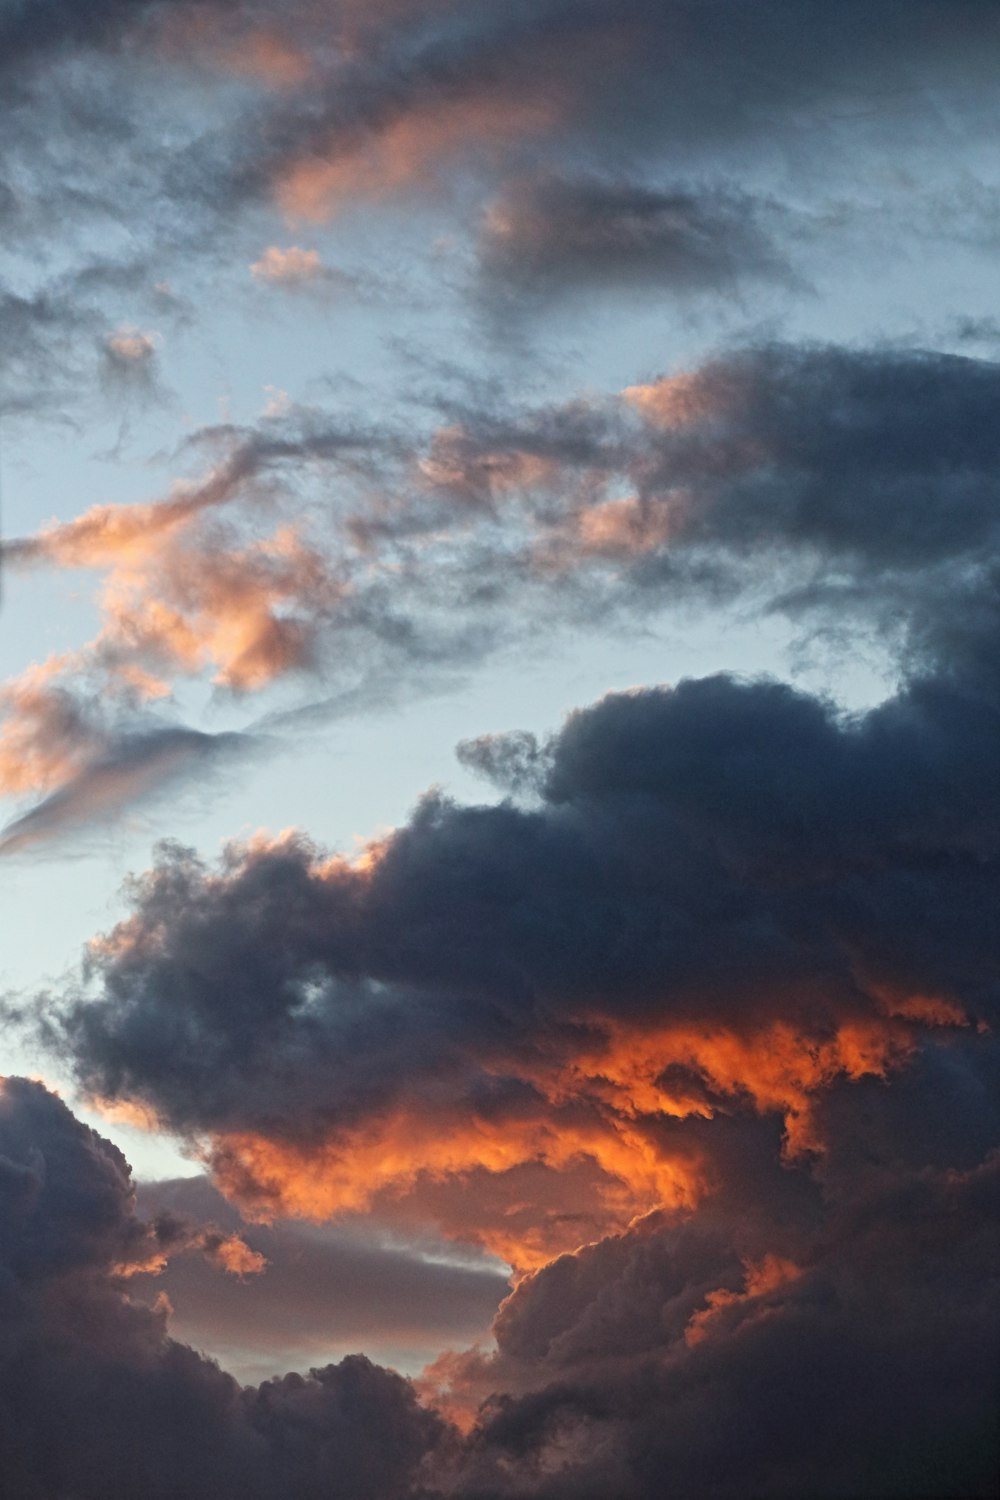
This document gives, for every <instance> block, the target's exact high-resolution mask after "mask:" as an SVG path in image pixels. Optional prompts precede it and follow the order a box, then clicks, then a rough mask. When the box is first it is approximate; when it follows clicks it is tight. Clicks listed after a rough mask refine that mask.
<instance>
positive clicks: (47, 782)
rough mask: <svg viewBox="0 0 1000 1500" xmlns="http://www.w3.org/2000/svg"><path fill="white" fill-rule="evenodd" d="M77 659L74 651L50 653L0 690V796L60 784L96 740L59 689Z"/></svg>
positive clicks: (45, 789) (72, 772)
mask: <svg viewBox="0 0 1000 1500" xmlns="http://www.w3.org/2000/svg"><path fill="white" fill-rule="evenodd" d="M76 661H77V658H76V655H75V654H71V655H66V656H60V657H50V658H49V659H48V661H46V662H42V663H38V664H36V665H34V666H31V667H29V668H27V670H26V671H24V672H22V673H21V674H20V676H18V677H16V678H13V679H12V680H11V681H9V682H7V683H5V684H4V685H3V687H2V688H0V714H2V719H0V796H7V797H10V796H20V795H23V794H25V793H29V792H39V791H47V790H48V789H49V788H50V787H53V786H58V785H59V784H60V783H61V782H63V781H65V780H66V779H67V778H68V777H70V776H72V775H73V774H74V773H75V772H76V771H77V770H78V769H79V767H80V765H81V763H82V761H83V760H84V758H85V757H86V755H87V753H88V752H89V751H91V750H92V749H93V748H95V745H96V744H97V743H98V738H97V737H96V736H95V734H94V733H93V731H92V730H91V728H90V726H88V725H87V724H86V723H85V722H84V721H83V719H82V718H81V716H80V714H79V711H78V710H77V709H76V707H75V706H74V704H73V702H72V700H71V699H70V698H69V697H68V695H67V694H66V693H65V692H64V691H62V690H61V688H60V687H59V678H60V676H61V675H62V674H63V673H65V672H66V671H67V670H71V669H72V668H73V667H74V666H75V665H76Z"/></svg>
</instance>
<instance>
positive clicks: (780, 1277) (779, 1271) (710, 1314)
mask: <svg viewBox="0 0 1000 1500" xmlns="http://www.w3.org/2000/svg"><path fill="white" fill-rule="evenodd" d="M744 1267H745V1270H746V1281H745V1284H744V1289H743V1291H742V1292H731V1291H729V1290H728V1288H726V1287H719V1288H718V1289H717V1290H716V1291H714V1292H709V1294H708V1296H707V1297H706V1298H705V1303H706V1305H705V1307H703V1308H700V1309H699V1311H698V1312H696V1313H695V1314H694V1315H693V1317H692V1318H691V1321H690V1322H689V1323H688V1325H687V1328H686V1329H685V1330H684V1342H685V1343H686V1344H687V1346H688V1348H693V1347H694V1345H695V1344H700V1343H701V1341H702V1340H703V1339H704V1338H707V1337H708V1336H709V1335H710V1334H711V1333H712V1332H713V1331H714V1329H715V1326H716V1325H717V1324H718V1323H719V1321H720V1319H721V1315H722V1313H723V1312H724V1311H725V1309H726V1308H731V1307H736V1306H742V1305H745V1304H747V1303H752V1302H755V1301H757V1300H758V1299H759V1298H761V1297H766V1296H767V1294H768V1293H769V1292H774V1291H777V1290H778V1289H779V1288H780V1287H783V1286H787V1285H788V1283H789V1282H792V1281H797V1280H798V1278H799V1277H800V1276H801V1275H802V1270H801V1267H799V1266H797V1265H796V1264H795V1262H794V1261H791V1260H787V1259H786V1258H785V1257H784V1256H781V1255H772V1254H771V1253H770V1252H769V1253H768V1254H767V1255H765V1256H764V1257H763V1259H761V1260H760V1261H757V1262H754V1261H745V1262H744Z"/></svg>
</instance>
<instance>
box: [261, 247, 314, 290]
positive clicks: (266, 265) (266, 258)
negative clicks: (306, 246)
mask: <svg viewBox="0 0 1000 1500" xmlns="http://www.w3.org/2000/svg"><path fill="white" fill-rule="evenodd" d="M324 273H325V267H324V265H323V262H322V260H321V259H320V254H319V251H318V250H303V249H302V248H301V247H300V246H299V245H289V247H288V248H287V250H282V249H280V248H279V246H277V245H269V246H268V248H267V249H266V250H265V251H264V253H263V254H262V255H261V257H260V259H259V260H255V261H254V263H253V265H252V266H251V267H250V274H251V275H252V276H253V278H254V280H255V281H263V282H270V283H272V284H273V285H277V286H302V285H303V284H304V283H305V282H308V281H317V280H319V279H320V278H321V277H322V276H323V275H324Z"/></svg>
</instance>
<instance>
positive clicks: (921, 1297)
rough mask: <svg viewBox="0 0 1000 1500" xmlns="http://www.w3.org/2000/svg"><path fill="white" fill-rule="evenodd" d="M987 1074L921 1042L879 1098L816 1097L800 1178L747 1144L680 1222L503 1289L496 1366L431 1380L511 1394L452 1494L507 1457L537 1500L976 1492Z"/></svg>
mask: <svg viewBox="0 0 1000 1500" xmlns="http://www.w3.org/2000/svg"><path fill="white" fill-rule="evenodd" d="M956 1053H957V1055H956ZM997 1061H998V1058H997V1050H996V1047H995V1045H994V1044H992V1043H990V1044H988V1045H987V1046H986V1047H985V1049H984V1048H982V1047H981V1046H978V1045H977V1046H975V1047H973V1048H968V1047H964V1048H960V1049H956V1051H949V1050H948V1049H945V1050H944V1051H941V1050H940V1049H936V1048H931V1049H928V1051H927V1052H926V1053H925V1054H922V1056H921V1057H920V1059H919V1061H918V1062H917V1064H916V1065H915V1066H914V1067H913V1068H912V1069H911V1070H910V1071H909V1073H907V1074H904V1075H901V1077H900V1078H899V1080H898V1085H899V1087H898V1088H897V1086H896V1082H894V1083H893V1084H892V1085H891V1086H890V1087H889V1088H888V1089H887V1088H885V1086H884V1085H882V1084H874V1083H865V1082H862V1083H860V1084H850V1085H844V1086H842V1087H838V1088H835V1089H834V1090H833V1091H832V1092H831V1095H830V1097H829V1098H828V1100H827V1103H826V1105H825V1106H824V1108H827V1109H830V1110H832V1111H833V1112H834V1113H836V1114H837V1116H838V1124H837V1129H836V1130H835V1131H834V1133H833V1134H832V1135H831V1137H830V1144H829V1154H828V1155H827V1156H826V1157H824V1158H823V1160H822V1162H821V1163H820V1165H819V1166H818V1167H817V1168H816V1170H815V1175H814V1177H813V1178H812V1179H811V1180H810V1179H806V1178H804V1177H803V1178H800V1179H799V1181H798V1182H797V1183H795V1182H794V1178H795V1176H796V1175H797V1174H791V1176H792V1179H793V1180H792V1181H789V1177H790V1174H789V1173H788V1171H787V1169H784V1170H783V1169H780V1168H777V1166H776V1163H775V1161H774V1158H773V1157H771V1158H770V1160H768V1159H767V1157H766V1156H763V1155H757V1154H756V1152H755V1150H753V1149H748V1147H747V1143H746V1142H745V1141H744V1142H743V1143H742V1145H741V1146H740V1148H739V1152H738V1154H735V1155H733V1157H732V1158H731V1160H730V1163H729V1167H728V1171H729V1172H730V1173H731V1174H732V1175H731V1176H730V1177H729V1178H727V1183H726V1190H725V1191H723V1192H721V1193H720V1194H719V1195H718V1197H717V1198H716V1199H715V1200H713V1201H711V1202H708V1203H706V1204H705V1205H703V1207H702V1208H701V1209H700V1210H699V1212H698V1214H697V1215H695V1216H694V1218H693V1219H692V1220H690V1221H689V1222H687V1223H685V1224H683V1225H680V1226H677V1225H673V1226H671V1225H669V1224H667V1225H665V1224H663V1223H661V1222H659V1221H658V1219H657V1218H656V1217H655V1216H654V1217H652V1218H650V1219H648V1220H646V1221H645V1222H644V1223H643V1224H641V1225H639V1226H636V1227H635V1228H633V1229H632V1230H631V1231H630V1232H629V1233H627V1234H625V1235H623V1236H620V1237H615V1238H613V1239H608V1240H605V1241H604V1242H603V1243H601V1244H598V1245H592V1246H587V1247H586V1248H584V1249H582V1250H580V1251H579V1252H578V1253H577V1254H576V1255H575V1256H572V1257H570V1256H566V1257H563V1258H561V1259H560V1260H557V1261H555V1262H553V1263H552V1264H551V1265H550V1266H548V1267H546V1268H544V1269H543V1270H541V1271H540V1272H539V1273H538V1274H537V1275H536V1276H534V1277H532V1278H531V1279H529V1280H526V1281H524V1282H523V1283H521V1285H520V1286H519V1287H518V1288H517V1289H516V1290H515V1292H514V1294H513V1295H512V1297H511V1298H510V1299H509V1300H508V1302H507V1303H506V1304H505V1305H504V1307H503V1308H502V1310H501V1312H500V1314H499V1316H498V1318H497V1321H496V1324H495V1333H496V1338H497V1345H498V1347H497V1352H496V1354H494V1355H491V1356H488V1357H485V1358H484V1357H483V1356H481V1355H478V1354H472V1355H466V1356H458V1357H457V1358H456V1359H455V1360H454V1361H451V1362H445V1361H442V1366H441V1369H440V1371H439V1373H440V1375H441V1377H442V1379H443V1380H445V1381H446V1380H448V1379H449V1378H450V1380H451V1383H452V1387H453V1396H454V1395H456V1394H464V1395H465V1396H466V1398H469V1397H471V1398H472V1399H475V1396H476V1394H477V1393H479V1394H482V1393H485V1392H487V1391H491V1390H492V1391H496V1392H504V1393H506V1394H497V1395H495V1396H493V1397H492V1398H490V1399H489V1400H488V1401H487V1402H486V1405H485V1406H484V1407H483V1409H482V1413H481V1417H480V1427H479V1429H478V1430H477V1431H476V1432H475V1433H474V1434H473V1435H472V1437H471V1439H470V1441H469V1443H468V1445H467V1447H466V1449H465V1451H464V1453H463V1460H462V1461H463V1480H462V1484H461V1486H460V1493H462V1494H463V1495H470V1496H476V1497H485V1496H488V1495H498V1496H501V1495H504V1494H505V1493H507V1484H508V1480H507V1478H506V1477H505V1476H506V1474H507V1473H508V1472H509V1470H510V1468H511V1467H513V1469H514V1472H516V1473H517V1474H518V1476H519V1478H520V1479H521V1483H522V1487H521V1488H519V1489H517V1490H516V1493H518V1494H520V1495H529V1496H531V1497H533V1500H536V1497H537V1500H542V1497H544V1500H557V1497H558V1500H563V1497H567V1500H568V1497H570V1496H572V1497H577V1496H594V1497H597V1496H599V1495H604V1494H611V1493H613V1494H615V1495H621V1496H622V1497H623V1500H646V1497H653V1496H655V1495H657V1494H660V1493H662V1486H663V1484H664V1482H665V1480H666V1478H667V1476H669V1482H670V1484H671V1485H673V1486H674V1490H675V1492H676V1493H677V1494H678V1495H681V1496H685V1497H686V1496H692V1497H693V1496H695V1495H699V1496H700V1495H705V1496H711V1497H713V1500H722V1497H727V1500H728V1497H738V1496H744V1495H747V1494H761V1495H764V1494H766V1495H769V1496H770V1495H774V1496H789V1497H791V1496H796V1495H804V1494H808V1495H810V1496H812V1495H815V1496H824V1497H834V1496H836V1497H841V1500H842V1497H851V1500H854V1497H857V1496H860V1495H873V1496H874V1495H878V1496H882V1497H890V1496H891V1497H899V1500H903V1497H904V1496H926V1497H935V1500H943V1497H945V1496H950V1495H958V1494H962V1495H969V1496H983V1497H985V1496H987V1495H989V1494H990V1493H991V1489H992V1487H993V1486H994V1484H995V1481H996V1476H997V1472H998V1464H1000V1429H998V1423H997V1419H996V1405H997V1397H998V1376H997V1365H996V1339H997V1334H998V1330H1000V1303H998V1299H997V1289H996V1282H995V1278H994V1277H993V1275H992V1273H991V1270H990V1262H991V1250H990V1244H991V1241H992V1239H993V1238H994V1237H995V1234H996V1229H997V1220H998V1215H1000V1156H998V1153H997V1149H996V1143H997V1138H998V1129H1000V1120H998V1116H997V1108H996V1100H997V1094H996V1084H997ZM984 1105H985V1109H984ZM928 1107H929V1108H930V1109H931V1110H932V1112H933V1121H932V1123H931V1124H930V1125H928V1124H927V1122H926V1120H925V1119H922V1117H923V1116H924V1115H925V1112H926V1110H927V1109H928ZM941 1127H943V1128H941ZM779 1178H784V1179H785V1181H784V1183H783V1185H782V1186H781V1188H780V1195H775V1188H776V1187H777V1186H778V1179H779ZM751 1185H752V1186H751ZM741 1187H742V1193H746V1194H747V1196H746V1198H745V1199H744V1198H743V1197H742V1194H741ZM793 1187H797V1189H798V1192H797V1195H796V1193H795V1192H793ZM733 1188H735V1189H736V1192H735V1195H733V1194H732V1193H731V1191H730V1190H731V1189H733ZM748 1189H749V1191H748ZM890 1288H891V1290H890ZM959 1412H961V1416H960V1417H959V1416H958V1415H957V1414H958V1413H959ZM848 1434H849V1436H848ZM557 1454H558V1455H559V1457H560V1460H561V1461H559V1462H557V1461H556V1455H557Z"/></svg>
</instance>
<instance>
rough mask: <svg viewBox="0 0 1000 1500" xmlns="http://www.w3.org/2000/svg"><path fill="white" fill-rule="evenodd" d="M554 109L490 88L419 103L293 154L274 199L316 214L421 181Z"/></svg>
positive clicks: (291, 213) (548, 117)
mask: <svg viewBox="0 0 1000 1500" xmlns="http://www.w3.org/2000/svg"><path fill="white" fill-rule="evenodd" d="M557 112H558V111H557V104H556V101H555V100H539V99H522V100H516V99H511V98H509V97H504V96H499V95H497V96H491V95H489V94H484V95H480V96H478V97H476V96H466V97H456V98H443V99H439V100H436V101H433V102H431V103H426V104H420V105H418V106H416V107H414V108H413V109H412V110H411V112H410V113H408V114H402V115H398V116H396V117H395V118H394V119H390V120H388V121H387V122H385V123H384V124H382V125H380V126H376V127H375V128H373V129H372V130H371V131H370V132H369V133H368V134H366V135H364V136H362V137H361V138H359V139H356V140H355V141H354V142H353V143H351V144H345V145H344V146H341V145H340V144H339V143H336V144H335V143H331V144H330V147H329V148H328V149H329V154H328V155H326V154H324V153H323V150H322V148H320V149H319V150H318V151H317V152H316V153H314V154H311V155H309V156H306V157H302V158H300V159H299V160H298V161H295V162H293V163H292V164H291V165H290V166H289V167H288V168H287V169H286V171H285V173H284V175H283V176H282V177H281V179H280V180H279V182H278V183H277V188H276V191H277V197H278V202H279V204H280V205H281V208H282V209H283V210H284V212H285V214H286V215H287V216H288V218H289V219H290V220H292V221H293V222H294V221H299V220H307V221H309V222H313V223H316V222H321V221H323V220H325V219H329V218H331V217H332V216H333V215H334V214H335V213H337V211H338V210H339V209H340V207H341V206H342V204H343V203H345V202H349V201H351V200H353V199H356V198H386V197H390V196H391V195H392V194H394V193H397V192H399V191H400V190H401V189H403V188H406V187H409V186H411V185H413V184H415V183H425V182H426V181H427V179H428V178H429V177H430V176H431V175H432V174H433V171H434V169H435V168H436V167H437V166H438V165H439V163H441V162H442V161H446V160H451V159H453V158H455V157H457V156H460V155H463V154H466V153H468V152H470V151H475V150H479V151H482V150H490V151H492V150H496V149H498V148H502V147H505V146H508V145H509V144H510V143H511V142H512V141H516V140H519V139H521V138H523V137H524V136H531V135H538V134H541V133H543V132H544V131H545V130H547V129H548V128H549V127H550V126H551V125H552V123H553V122H554V120H555V118H556V115H557Z"/></svg>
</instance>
